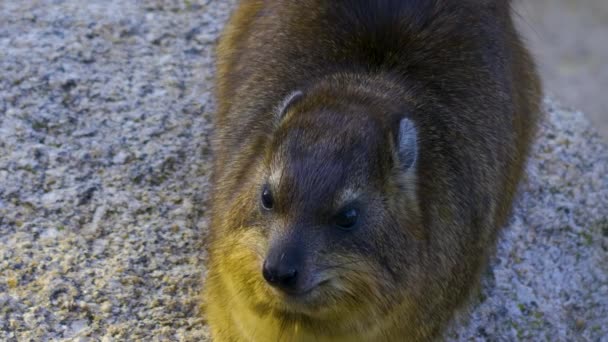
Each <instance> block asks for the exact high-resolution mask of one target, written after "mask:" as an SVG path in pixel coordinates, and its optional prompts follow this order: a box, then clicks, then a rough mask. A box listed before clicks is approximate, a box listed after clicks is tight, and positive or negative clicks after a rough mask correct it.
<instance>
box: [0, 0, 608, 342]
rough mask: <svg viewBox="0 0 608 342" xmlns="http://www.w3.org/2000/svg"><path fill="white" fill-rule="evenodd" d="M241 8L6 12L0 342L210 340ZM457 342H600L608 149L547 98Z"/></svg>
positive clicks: (39, 6)
mask: <svg viewBox="0 0 608 342" xmlns="http://www.w3.org/2000/svg"><path fill="white" fill-rule="evenodd" d="M233 3H234V1H221V0H215V1H213V0H211V1H209V0H206V1H203V0H200V1H197V0H190V1H178V0H175V1H169V0H167V1H161V0H145V1H144V0H142V1H135V0H134V1H123V0H110V1H107V0H106V1H101V0H92V1H87V2H82V1H78V0H65V1H61V0H46V1H42V0H28V1H0V341H47V340H66V341H72V340H75V341H81V340H82V341H89V340H92V341H97V340H99V341H123V340H144V339H145V340H151V341H171V340H181V341H199V340H206V339H207V338H208V333H207V329H206V327H205V324H204V320H203V319H201V318H199V315H198V313H199V312H198V306H197V303H198V299H197V296H198V293H199V292H200V289H201V286H202V279H203V278H204V274H205V268H204V264H203V261H204V259H205V250H204V244H205V233H206V231H207V229H208V221H207V217H206V208H207V207H206V200H207V196H208V193H209V183H208V180H209V178H208V177H209V168H210V151H209V138H208V137H209V133H210V130H211V115H212V112H213V109H214V107H213V103H212V95H211V90H212V87H213V69H212V62H213V45H214V42H215V41H216V39H217V35H218V33H219V30H220V29H221V27H222V24H223V22H224V21H225V19H226V18H227V15H228V13H229V10H230V9H231V8H232V5H233ZM546 109H547V120H546V121H545V123H544V124H543V127H542V129H541V132H540V134H539V135H540V136H539V140H538V143H537V144H536V146H535V148H534V153H533V155H532V159H531V162H530V165H529V167H528V169H529V177H528V180H527V181H526V183H525V184H523V186H522V192H521V196H520V198H519V200H518V203H517V206H516V209H515V213H514V217H513V220H512V223H511V224H510V226H509V227H507V228H506V229H505V231H504V234H503V236H502V238H501V240H500V244H499V247H498V250H497V256H496V257H495V258H494V259H493V261H492V264H491V267H490V268H489V270H488V272H487V274H486V276H485V277H484V286H483V290H482V291H481V294H480V295H479V296H477V297H476V298H475V300H474V303H473V305H472V309H471V314H470V315H464V316H466V317H469V316H470V319H464V320H463V322H460V323H459V324H457V326H456V327H455V328H454V329H453V330H452V331H451V332H449V333H448V338H449V339H453V340H462V341H468V340H471V339H477V340H514V339H526V340H545V339H551V340H589V341H601V340H606V339H607V337H606V336H608V147H607V146H606V145H605V144H603V143H602V141H601V140H600V139H599V138H598V136H597V135H596V134H595V133H594V131H593V129H592V128H591V127H590V125H589V124H588V122H587V121H586V119H585V118H584V116H583V114H581V113H579V112H576V111H574V110H570V109H565V108H563V107H560V106H559V105H557V104H555V102H553V101H550V100H548V101H547V102H546Z"/></svg>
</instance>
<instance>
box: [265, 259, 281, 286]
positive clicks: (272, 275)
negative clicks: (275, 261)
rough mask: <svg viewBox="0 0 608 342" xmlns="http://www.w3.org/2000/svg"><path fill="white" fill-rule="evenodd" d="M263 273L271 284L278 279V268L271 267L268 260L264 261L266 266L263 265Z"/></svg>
mask: <svg viewBox="0 0 608 342" xmlns="http://www.w3.org/2000/svg"><path fill="white" fill-rule="evenodd" d="M262 275H264V279H266V281H267V282H268V283H270V284H274V283H276V282H277V281H278V279H277V276H276V270H274V269H270V268H269V267H268V265H267V263H266V261H264V266H263V267H262Z"/></svg>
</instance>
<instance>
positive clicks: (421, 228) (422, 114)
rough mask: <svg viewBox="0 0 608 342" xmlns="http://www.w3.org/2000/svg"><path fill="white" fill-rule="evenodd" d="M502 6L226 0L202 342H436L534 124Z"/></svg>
mask: <svg viewBox="0 0 608 342" xmlns="http://www.w3.org/2000/svg"><path fill="white" fill-rule="evenodd" d="M509 6H510V4H509V1H506V0H375V1H370V0H341V1H337V0H298V1H294V0H274V1H271V0H244V1H241V3H240V5H239V7H238V8H237V9H236V12H235V13H234V14H233V16H232V19H231V21H230V22H229V23H228V26H227V28H226V30H225V31H224V34H223V36H222V38H221V41H220V45H219V48H218V112H217V116H216V135H215V140H214V143H215V158H216V159H215V165H214V177H213V186H214V191H213V197H212V208H213V210H212V221H211V237H210V246H209V254H210V257H209V264H208V276H207V280H206V285H205V301H206V304H205V307H206V316H207V319H208V322H209V325H210V327H211V332H212V335H213V338H214V340H216V341H408V340H411V341H420V340H429V339H433V338H436V337H438V336H440V335H441V332H442V329H443V328H444V327H445V325H446V323H447V322H448V321H449V320H450V318H451V317H452V316H453V314H454V312H455V310H457V309H458V308H459V307H460V306H461V305H462V304H463V303H464V302H465V301H466V299H467V297H468V295H469V294H470V293H471V290H472V289H473V288H474V287H475V286H476V284H477V282H478V279H479V274H480V270H481V269H482V268H483V267H484V264H485V261H486V259H487V256H488V253H490V252H491V251H492V249H493V245H494V244H495V240H496V236H497V232H498V231H499V228H500V227H501V226H503V225H504V224H505V222H506V220H507V218H508V215H509V211H510V208H511V204H512V201H513V197H514V193H515V191H516V187H517V184H518V182H519V180H520V178H521V176H522V170H523V167H524V163H525V160H526V156H527V154H528V149H529V147H530V143H531V139H532V137H533V135H534V131H535V126H536V124H537V121H538V113H539V97H540V89H539V88H540V86H539V81H538V78H537V75H536V72H535V69H534V65H533V62H532V61H531V58H530V56H529V55H528V53H527V51H526V49H525V48H524V47H523V46H522V42H521V41H520V39H519V36H518V34H517V32H516V31H515V29H514V26H513V22H512V18H511V14H510V8H509Z"/></svg>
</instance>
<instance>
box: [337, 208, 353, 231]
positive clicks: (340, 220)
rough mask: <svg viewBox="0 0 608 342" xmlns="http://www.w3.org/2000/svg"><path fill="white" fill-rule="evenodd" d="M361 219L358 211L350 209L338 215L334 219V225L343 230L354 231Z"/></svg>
mask: <svg viewBox="0 0 608 342" xmlns="http://www.w3.org/2000/svg"><path fill="white" fill-rule="evenodd" d="M358 219H359V212H358V211H357V209H354V208H349V209H345V210H342V211H341V212H340V213H339V214H338V215H336V216H335V217H334V224H335V225H336V226H338V227H339V228H341V229H353V228H354V227H355V225H356V224H357V220H358Z"/></svg>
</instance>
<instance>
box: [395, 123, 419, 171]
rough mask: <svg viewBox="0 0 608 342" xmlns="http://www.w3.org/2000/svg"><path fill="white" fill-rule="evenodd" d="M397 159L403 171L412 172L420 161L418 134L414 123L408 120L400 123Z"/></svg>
mask: <svg viewBox="0 0 608 342" xmlns="http://www.w3.org/2000/svg"><path fill="white" fill-rule="evenodd" d="M397 158H398V162H399V167H400V168H401V170H402V171H411V170H413V169H414V167H415V166H416V160H417V159H418V132H417V130H416V126H414V123H413V122H412V121H411V120H410V119H408V118H401V120H400V121H399V132H398V133H397Z"/></svg>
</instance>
